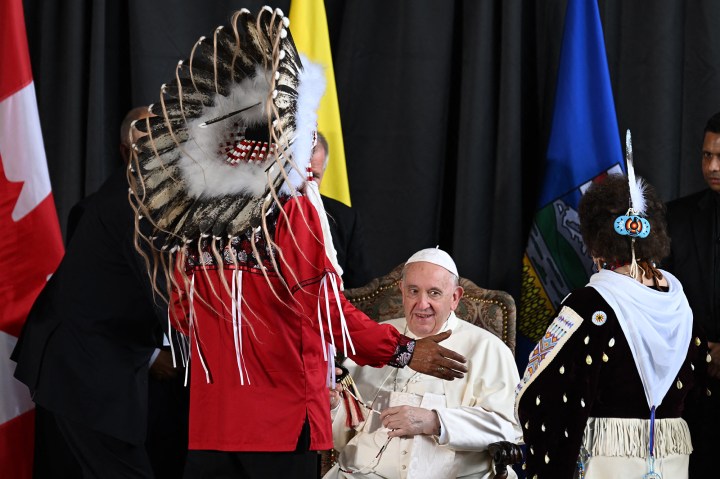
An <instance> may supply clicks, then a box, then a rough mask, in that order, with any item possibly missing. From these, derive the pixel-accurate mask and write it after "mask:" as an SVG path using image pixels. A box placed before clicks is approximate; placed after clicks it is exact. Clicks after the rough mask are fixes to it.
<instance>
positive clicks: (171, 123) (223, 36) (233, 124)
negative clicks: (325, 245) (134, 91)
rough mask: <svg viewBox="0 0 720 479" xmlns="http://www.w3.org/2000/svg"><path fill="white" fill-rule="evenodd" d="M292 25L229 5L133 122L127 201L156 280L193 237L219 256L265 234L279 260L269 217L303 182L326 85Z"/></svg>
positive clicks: (268, 13) (277, 15)
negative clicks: (224, 18) (136, 135)
mask: <svg viewBox="0 0 720 479" xmlns="http://www.w3.org/2000/svg"><path fill="white" fill-rule="evenodd" d="M288 25H289V20H288V19H287V18H286V17H285V16H284V15H283V12H282V11H280V10H279V9H276V10H273V9H271V8H270V7H263V8H262V9H261V10H260V11H259V13H258V14H257V16H254V15H252V14H251V13H250V12H249V11H248V10H246V9H243V10H240V11H238V12H236V13H235V14H234V15H233V16H232V20H231V22H230V25H229V26H224V27H223V26H221V27H218V28H216V29H215V31H214V32H213V33H212V35H211V36H209V37H201V38H200V39H199V40H198V41H197V42H196V43H195V45H194V47H193V49H192V52H191V53H190V57H189V59H187V60H184V61H180V62H179V63H178V65H177V67H176V70H175V78H174V79H173V80H172V81H170V82H169V83H167V84H164V85H162V87H161V92H160V100H159V102H157V103H155V104H153V105H151V106H149V107H148V111H149V112H150V113H151V115H152V116H151V117H150V118H147V119H145V120H141V121H138V122H136V123H135V124H134V128H137V129H138V130H140V131H141V132H144V133H146V135H145V136H144V137H142V138H141V139H140V140H138V142H137V143H136V144H135V145H133V150H134V151H133V155H132V156H133V159H132V162H131V165H130V167H129V170H128V181H129V183H130V200H131V204H132V205H133V208H135V210H136V213H137V220H136V221H137V225H136V236H137V239H138V240H142V241H144V242H145V243H147V244H148V245H150V248H149V249H150V251H151V253H150V255H152V258H149V257H148V256H150V255H148V254H145V251H146V250H147V249H143V247H142V246H141V245H142V241H136V247H138V249H139V250H141V253H143V254H144V256H145V257H146V259H148V260H149V261H148V265H149V266H150V267H151V276H152V278H155V277H156V275H157V272H158V270H161V271H164V272H165V274H166V278H167V280H168V284H170V283H172V284H176V282H177V278H176V277H175V276H174V275H173V274H172V271H173V267H174V265H177V264H179V262H180V261H181V260H184V259H186V258H185V257H183V255H184V254H185V253H184V249H185V246H186V245H188V244H191V243H193V242H197V244H199V243H200V242H205V243H209V244H210V247H209V248H208V250H209V251H212V254H213V255H214V256H215V257H216V258H217V259H218V260H220V261H219V262H220V263H222V259H221V258H220V255H221V253H220V252H221V251H222V247H223V245H226V244H228V242H231V241H233V240H234V239H236V238H239V237H244V238H250V239H251V240H252V245H253V251H254V252H255V256H256V257H259V256H260V255H259V254H258V251H257V249H256V240H258V239H261V240H262V241H263V242H264V243H265V244H266V245H267V248H266V249H267V251H268V252H269V253H270V261H272V263H273V264H274V263H275V258H274V256H273V246H274V244H273V238H272V231H271V228H269V227H268V221H267V219H268V217H269V216H270V215H271V214H272V213H274V214H276V215H277V214H282V211H281V210H282V208H281V205H282V202H283V201H286V200H287V198H292V197H294V196H295V195H296V194H297V193H298V191H300V189H301V188H303V187H304V185H305V183H306V180H307V167H308V165H309V162H310V157H311V154H312V149H313V146H314V144H315V140H316V128H317V125H316V122H317V115H316V109H317V107H318V105H319V102H320V99H321V97H322V95H323V92H324V89H325V77H324V72H323V71H322V68H321V67H320V66H318V65H315V64H312V63H310V62H309V61H307V60H306V59H302V58H301V56H300V55H299V54H298V52H297V50H296V48H295V45H294V43H293V40H292V36H291V35H290V31H289V29H288ZM310 183H312V182H310ZM306 189H307V190H312V187H310V186H309V187H307V188H306ZM313 191H314V190H313ZM306 194H308V196H311V194H310V193H308V192H306ZM315 203H316V201H313V204H315ZM315 206H316V207H318V206H317V205H315ZM321 207H322V206H320V208H321ZM320 216H321V217H322V219H321V221H322V220H323V219H325V215H324V212H323V214H322V215H320ZM329 255H330V253H329ZM333 256H334V255H333ZM333 259H334V258H333ZM275 266H277V265H275ZM260 269H262V270H263V273H264V268H262V265H261V266H260ZM276 269H277V268H276ZM185 286H186V287H185V288H184V289H186V290H187V289H188V288H187V285H185ZM156 290H158V288H157V287H156ZM159 292H160V293H161V294H163V295H164V293H165V292H164V291H159Z"/></svg>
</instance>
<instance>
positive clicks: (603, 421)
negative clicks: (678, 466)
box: [583, 417, 693, 459]
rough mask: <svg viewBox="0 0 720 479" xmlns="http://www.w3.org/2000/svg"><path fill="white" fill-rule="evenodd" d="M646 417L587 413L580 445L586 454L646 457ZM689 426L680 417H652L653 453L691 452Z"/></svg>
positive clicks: (647, 425)
mask: <svg viewBox="0 0 720 479" xmlns="http://www.w3.org/2000/svg"><path fill="white" fill-rule="evenodd" d="M649 438H650V420H649V419H623V418H614V417H591V418H589V419H588V421H587V423H586V425H585V433H584V434H583V447H584V448H585V449H586V450H587V451H588V453H590V456H591V457H593V456H605V457H642V458H647V456H648V453H649V450H650V444H649ZM692 450H693V447H692V441H691V440H690V430H689V429H688V425H687V423H686V422H685V420H684V419H682V418H669V419H656V420H655V448H654V455H655V457H656V458H658V459H662V458H665V457H668V456H672V455H678V454H680V455H688V454H690V453H691V452H692Z"/></svg>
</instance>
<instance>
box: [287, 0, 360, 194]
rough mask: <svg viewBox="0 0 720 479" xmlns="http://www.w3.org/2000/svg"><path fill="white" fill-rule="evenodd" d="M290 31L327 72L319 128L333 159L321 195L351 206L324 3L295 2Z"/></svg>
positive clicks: (302, 49) (319, 0)
mask: <svg viewBox="0 0 720 479" xmlns="http://www.w3.org/2000/svg"><path fill="white" fill-rule="evenodd" d="M290 31H291V32H292V36H293V40H295V46H296V47H297V49H298V51H299V52H300V53H303V54H305V56H307V57H308V58H309V59H310V60H312V61H313V62H315V63H318V64H320V65H322V66H323V68H324V69H325V80H326V82H327V89H326V91H325V96H323V98H322V100H321V101H320V108H319V109H318V129H319V130H320V132H322V134H323V135H325V138H327V141H328V144H329V145H330V156H331V158H330V161H329V163H328V167H327V170H326V171H325V175H324V176H323V181H322V184H321V185H320V192H321V193H322V194H323V195H325V196H329V197H330V198H334V199H336V200H338V201H341V202H343V203H345V204H346V205H348V206H351V205H350V187H349V185H348V178H347V168H346V166H345V145H344V143H343V135H342V126H341V124H340V108H339V107H338V97H337V89H336V87H335V70H334V69H333V64H332V52H331V51H330V35H329V33H328V25H327V17H326V15H325V3H324V0H292V3H291V4H290Z"/></svg>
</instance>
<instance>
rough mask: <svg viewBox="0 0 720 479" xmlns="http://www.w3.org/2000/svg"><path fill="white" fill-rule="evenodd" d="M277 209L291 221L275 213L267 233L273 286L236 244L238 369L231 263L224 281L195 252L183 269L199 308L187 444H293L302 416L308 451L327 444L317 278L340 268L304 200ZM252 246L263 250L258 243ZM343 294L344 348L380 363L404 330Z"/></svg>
mask: <svg viewBox="0 0 720 479" xmlns="http://www.w3.org/2000/svg"><path fill="white" fill-rule="evenodd" d="M283 210H284V212H285V214H286V215H287V218H286V217H285V216H284V215H283V214H279V215H278V216H277V224H276V228H275V233H274V239H273V240H274V242H275V244H276V245H277V248H276V249H277V250H278V251H279V253H276V254H275V257H276V264H277V267H278V268H277V269H279V273H278V271H275V269H276V268H275V267H274V266H273V264H272V263H271V262H269V261H268V260H267V258H266V259H265V261H264V264H265V266H266V267H267V268H268V271H267V275H268V278H269V280H270V283H271V284H272V287H273V289H274V291H275V292H274V293H273V291H272V290H271V289H270V287H269V286H268V282H267V280H266V278H265V277H264V275H263V274H262V271H261V270H260V268H259V267H258V265H257V264H256V263H255V261H254V257H253V255H252V254H247V253H248V251H249V252H250V253H251V251H252V250H251V249H250V246H249V241H245V243H244V246H243V245H239V244H236V245H234V246H235V247H236V249H235V250H234V251H235V254H236V257H238V256H237V254H238V252H239V258H240V260H242V259H244V258H245V257H246V256H247V258H248V261H245V262H243V261H239V262H238V268H237V269H238V270H239V271H241V272H242V273H241V277H242V280H241V284H242V301H241V310H242V316H243V322H242V328H241V331H242V334H241V336H242V341H241V346H242V360H243V364H244V368H243V367H242V366H238V360H239V358H238V355H237V354H236V343H235V337H236V336H235V332H234V331H235V330H236V329H237V328H236V327H234V326H233V319H232V312H231V311H232V302H231V299H230V297H231V294H229V293H230V291H231V285H232V283H233V276H234V272H233V271H234V269H236V268H235V267H232V266H228V264H229V263H227V262H226V265H225V269H224V270H223V271H222V273H221V274H222V276H223V277H224V278H225V281H226V283H225V284H224V283H223V281H222V280H221V275H220V274H217V272H218V271H217V270H216V269H206V268H202V267H200V266H197V263H198V261H197V260H198V256H197V255H196V257H195V266H194V267H193V268H192V269H191V271H190V272H189V274H190V275H194V300H193V306H194V311H195V317H194V326H193V327H192V328H189V329H190V334H191V336H190V345H191V358H192V367H191V382H190V384H191V386H190V440H189V448H190V449H212V450H221V451H292V450H294V449H295V447H296V444H297V440H298V437H299V435H300V430H301V428H302V425H303V423H304V421H305V418H306V417H307V418H308V420H309V423H310V436H311V444H310V449H313V450H321V449H330V448H331V447H332V433H331V422H330V411H329V409H330V406H329V395H328V388H327V385H326V375H327V370H328V366H327V363H326V361H325V360H324V358H323V352H322V341H321V337H320V329H319V325H318V305H319V306H320V309H321V313H322V316H323V323H324V324H323V327H324V331H325V333H324V334H325V339H326V341H328V342H329V341H330V336H329V333H328V324H327V319H326V318H325V305H326V301H325V297H324V293H322V291H323V288H321V281H322V279H323V277H325V276H326V275H335V277H337V274H336V273H335V271H334V269H333V267H332V265H331V263H330V261H329V260H328V258H327V256H326V254H325V248H324V245H323V235H322V230H321V228H320V222H319V218H318V215H317V212H316V211H315V209H314V207H313V206H312V204H311V203H310V202H309V200H307V199H306V198H305V197H298V198H297V200H293V199H291V200H288V201H287V202H286V203H285V205H284V207H283ZM288 222H289V223H290V224H291V225H292V234H291V233H290V232H289V228H288ZM243 250H245V251H244V252H243ZM258 250H264V244H263V242H262V241H260V242H259V243H258ZM245 255H246V256H245ZM191 266H193V265H192V261H191ZM283 279H284V281H285V284H283V281H282V280H283ZM328 290H329V291H330V294H329V295H328V296H330V301H329V303H330V308H331V318H332V320H331V325H332V333H333V336H334V338H335V344H336V347H337V349H338V350H340V351H342V344H343V343H342V336H341V335H340V331H341V327H340V320H339V310H338V307H337V303H336V301H335V300H334V295H333V294H332V289H331V287H330V285H329V284H328ZM199 298H202V299H204V300H205V301H206V302H205V301H203V300H202V299H199ZM318 299H319V302H318ZM340 300H341V305H342V309H343V312H344V315H345V319H346V322H347V326H348V329H349V331H350V336H351V338H352V341H353V344H354V346H355V351H356V354H355V355H352V354H351V352H350V351H349V350H348V354H349V355H350V356H351V357H353V359H354V360H355V361H356V362H357V363H359V364H362V365H373V366H381V365H384V364H386V363H387V362H388V361H389V360H390V359H391V358H392V357H393V354H394V353H395V350H396V346H397V344H398V342H399V338H400V334H399V333H398V332H397V330H396V329H395V328H393V327H392V326H388V325H379V324H377V323H375V322H374V321H372V320H371V319H369V318H368V317H367V316H365V315H364V314H363V313H361V312H360V311H358V310H357V309H355V308H354V307H353V306H352V305H351V304H350V303H349V302H348V301H347V300H346V299H345V297H344V296H343V295H342V294H340ZM185 307H186V310H187V305H186V306H185ZM188 319H189V318H185V321H186V323H185V325H184V326H183V329H185V332H187V331H188V324H189V321H188ZM198 347H199V350H200V353H199V352H198ZM348 349H349V348H348ZM200 359H202V361H200ZM203 363H204V365H203ZM206 369H207V374H208V375H209V377H210V380H209V382H208V379H207V377H206ZM240 369H242V371H243V373H245V372H247V376H246V377H245V384H244V385H241V383H240ZM248 378H249V382H250V383H249V384H248V382H247V379H248Z"/></svg>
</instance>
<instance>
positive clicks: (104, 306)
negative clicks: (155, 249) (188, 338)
mask: <svg viewBox="0 0 720 479" xmlns="http://www.w3.org/2000/svg"><path fill="white" fill-rule="evenodd" d="M125 170H126V167H125V166H123V167H121V168H119V169H118V170H117V171H115V172H114V173H113V174H112V175H111V177H110V178H109V179H108V180H107V181H106V182H105V183H104V184H103V186H102V187H101V188H100V189H99V190H98V192H97V193H95V194H93V195H92V196H91V197H90V198H88V199H87V201H84V202H82V205H81V210H82V211H81V213H80V214H78V215H77V216H76V217H75V218H76V222H75V223H73V225H71V228H72V229H73V231H74V232H73V233H72V235H71V238H70V239H69V242H68V245H67V250H66V253H65V257H64V258H63V260H62V262H61V264H60V266H59V267H58V270H57V271H56V272H55V274H54V275H53V276H52V278H51V279H50V280H49V281H48V284H47V285H46V287H45V288H44V289H43V291H42V292H41V293H40V295H39V297H38V299H37V300H36V302H35V304H34V305H33V307H32V309H31V311H30V313H29V315H28V318H27V320H26V322H25V326H24V328H23V331H22V333H21V335H20V338H19V340H18V343H17V346H16V348H15V350H14V351H13V355H12V359H13V360H15V361H16V362H17V368H16V370H15V377H16V378H17V379H19V380H20V381H21V382H23V383H25V384H26V385H27V386H28V388H29V389H30V392H31V395H32V397H33V400H34V401H35V403H36V405H37V419H38V424H37V427H36V435H37V440H38V442H39V443H40V444H47V443H46V442H44V441H45V439H46V431H47V433H48V434H52V431H53V428H54V427H55V425H56V426H57V428H58V429H59V431H60V433H61V435H62V439H63V440H64V441H63V442H64V444H67V446H68V450H69V452H70V454H72V456H74V458H75V459H77V462H78V463H79V468H80V469H81V471H82V472H81V474H82V477H85V478H115V477H117V478H120V477H123V478H152V477H154V475H153V470H152V466H151V462H150V459H149V457H148V454H147V452H146V449H145V438H146V433H147V429H148V369H149V365H150V362H151V358H152V356H153V354H154V353H155V351H156V349H157V348H159V347H161V345H162V336H163V326H164V325H165V324H166V323H167V308H166V305H164V304H163V303H162V301H161V300H159V298H157V297H156V296H155V295H154V294H153V291H152V287H151V286H150V282H149V280H148V276H147V272H146V271H147V270H146V268H145V264H144V261H143V260H142V258H141V257H140V255H139V254H138V253H137V251H136V250H135V247H134V243H133V232H134V228H135V222H134V212H133V210H132V208H131V206H130V204H129V202H128V196H127V195H128V193H127V191H128V183H127V178H126V172H125ZM44 426H47V429H45V428H44ZM56 444H59V443H56ZM41 451H42V448H41ZM60 451H61V452H60V454H63V453H67V451H65V450H62V449H61V450H60ZM45 452H48V451H47V450H45ZM49 452H50V453H51V454H53V453H55V454H56V455H57V454H58V452H57V451H49ZM51 459H52V457H51ZM55 459H58V458H57V457H55ZM72 462H73V461H67V463H72ZM38 466H39V467H38ZM75 467H76V468H77V466H75ZM73 474H78V471H77V470H76V469H75V470H74V471H73V470H72V469H71V470H58V469H53V468H52V466H48V465H42V464H41V462H40V461H36V471H35V477H78V476H77V475H75V476H73ZM43 475H44V476H43Z"/></svg>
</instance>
